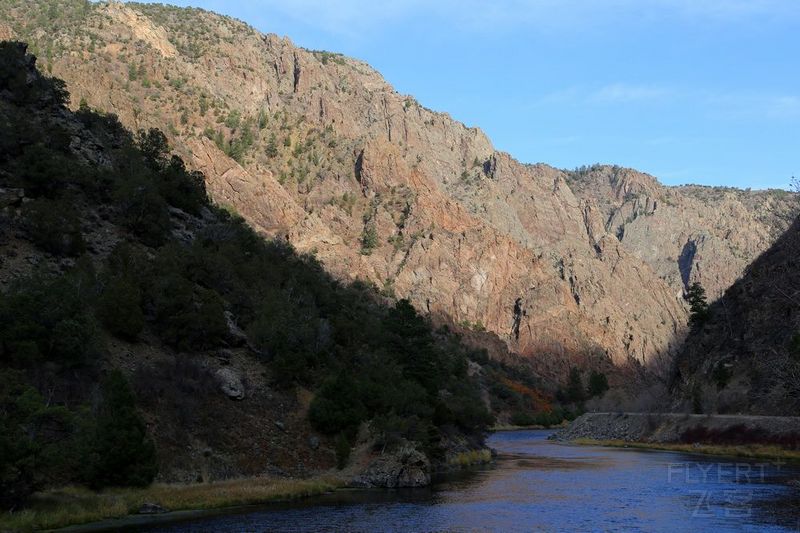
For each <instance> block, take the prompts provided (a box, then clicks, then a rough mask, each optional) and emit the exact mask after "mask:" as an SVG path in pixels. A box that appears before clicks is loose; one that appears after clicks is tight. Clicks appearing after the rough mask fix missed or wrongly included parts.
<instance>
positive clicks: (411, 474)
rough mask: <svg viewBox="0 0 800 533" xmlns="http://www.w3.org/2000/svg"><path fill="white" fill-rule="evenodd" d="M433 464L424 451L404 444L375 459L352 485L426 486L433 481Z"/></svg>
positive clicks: (387, 486)
mask: <svg viewBox="0 0 800 533" xmlns="http://www.w3.org/2000/svg"><path fill="white" fill-rule="evenodd" d="M430 471H431V464H430V461H429V460H428V458H427V457H426V456H425V454H424V453H422V452H421V451H419V450H417V449H416V448H414V447H413V446H411V445H408V444H406V445H403V446H401V447H400V448H398V449H397V450H395V451H394V452H392V453H387V454H385V455H382V456H380V457H378V458H377V459H375V460H373V461H372V462H371V463H370V464H369V466H368V467H367V469H366V470H365V471H364V472H363V473H361V474H360V475H358V476H356V477H355V478H354V479H353V480H352V481H351V485H353V486H355V487H363V488H373V487H382V488H399V487H424V486H426V485H429V484H430V482H431V474H430Z"/></svg>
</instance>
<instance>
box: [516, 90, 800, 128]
mask: <svg viewBox="0 0 800 533" xmlns="http://www.w3.org/2000/svg"><path fill="white" fill-rule="evenodd" d="M670 104H680V105H681V106H690V107H692V108H695V109H698V110H703V111H704V112H706V113H710V114H712V115H713V116H715V117H717V118H721V119H732V120H737V119H752V118H756V119H766V120H797V119H800V94H788V93H784V94H779V93H774V92H770V91H767V90H765V91H763V92H757V91H729V92H715V91H709V90H695V89H687V88H680V87H671V86H667V85H659V84H655V83H653V84H637V83H626V82H617V83H611V84H607V85H603V86H599V87H595V88H591V87H575V86H573V87H566V88H564V89H560V90H557V91H553V92H550V93H547V94H544V95H542V96H540V97H538V98H535V99H533V100H532V101H531V102H529V103H528V104H527V106H523V107H524V108H527V109H535V108H540V107H551V106H564V107H569V106H572V107H580V106H587V107H597V106H628V105H639V106H646V105H651V106H655V105H670Z"/></svg>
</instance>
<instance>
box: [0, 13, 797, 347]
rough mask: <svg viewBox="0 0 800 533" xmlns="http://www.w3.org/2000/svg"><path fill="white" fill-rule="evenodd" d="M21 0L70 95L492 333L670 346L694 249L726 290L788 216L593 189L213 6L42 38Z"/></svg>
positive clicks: (99, 16)
mask: <svg viewBox="0 0 800 533" xmlns="http://www.w3.org/2000/svg"><path fill="white" fill-rule="evenodd" d="M18 3H19V4H20V6H19V8H18V9H10V10H8V12H6V13H3V14H0V21H1V22H6V23H8V24H9V25H10V26H11V27H13V28H17V29H18V32H19V33H20V34H21V35H23V36H24V38H26V39H28V40H30V41H31V42H32V45H33V47H34V48H36V47H37V46H38V47H40V48H41V47H42V45H43V44H44V43H45V42H56V43H58V44H59V46H60V47H62V48H63V49H64V50H65V51H64V52H63V53H61V54H60V55H56V56H54V57H53V58H52V59H51V61H52V64H53V73H54V74H55V75H57V76H59V77H62V78H64V79H65V80H67V82H68V86H69V89H70V91H71V92H72V94H73V103H75V102H79V101H80V100H81V99H85V100H86V101H87V102H88V103H89V104H90V105H91V106H93V107H95V108H98V109H100V110H103V111H107V112H110V113H116V114H117V115H118V116H119V118H120V120H121V121H122V122H123V123H124V124H125V125H126V126H128V127H131V128H134V129H135V128H143V127H158V128H160V129H162V130H163V131H165V132H167V133H168V135H169V136H170V138H171V141H172V142H173V144H174V145H175V146H176V148H177V150H178V151H179V152H180V153H181V154H182V155H183V156H184V158H185V159H186V160H187V162H188V163H189V165H190V166H191V167H193V168H196V169H199V170H202V171H203V172H204V173H205V174H206V177H207V180H208V188H209V191H210V192H211V194H212V195H213V197H214V198H215V200H216V201H217V202H219V203H221V204H227V205H229V206H231V207H233V208H234V209H236V210H237V211H238V212H239V213H241V214H242V216H244V217H245V218H246V219H247V220H248V221H249V222H250V223H251V224H253V225H254V226H255V227H256V228H257V229H259V230H260V231H263V232H265V233H268V234H271V235H275V236H279V237H282V238H288V240H289V241H290V242H291V243H292V244H293V245H294V246H296V247H297V248H298V249H299V250H300V251H303V252H309V253H314V254H316V255H317V257H318V258H319V259H320V260H321V261H322V262H323V264H324V265H325V266H326V268H328V269H330V270H331V271H333V272H335V273H336V274H338V275H339V276H341V277H342V278H345V279H353V278H362V279H367V280H369V281H371V282H373V283H375V284H376V285H378V286H379V287H382V288H383V289H384V290H385V291H386V292H387V294H394V295H396V296H398V297H406V298H409V299H410V300H411V301H412V302H413V303H414V305H415V306H416V307H417V308H418V309H420V310H423V311H425V312H429V313H431V314H432V315H434V316H438V317H447V318H448V319H450V320H451V321H453V322H456V323H460V324H465V325H469V326H470V327H474V328H478V329H480V328H482V327H483V328H487V329H488V330H490V331H492V332H495V333H497V335H498V336H499V337H500V338H502V339H503V340H504V341H505V342H506V343H507V345H508V346H509V347H510V348H512V349H513V350H515V351H518V352H520V353H523V354H526V355H530V356H536V355H537V354H542V355H544V354H551V355H552V354H556V355H558V356H565V357H566V356H577V355H580V354H582V353H588V352H592V353H602V354H608V355H609V356H610V357H611V358H612V359H613V360H614V361H616V362H623V361H625V360H627V358H629V357H630V358H635V359H638V360H647V359H648V358H649V357H651V356H652V355H653V354H656V353H661V352H665V351H669V350H671V349H672V348H673V347H674V346H676V345H677V343H679V342H680V340H681V337H682V335H683V332H684V329H685V323H686V318H687V313H686V309H685V305H684V303H683V301H682V297H681V283H680V279H681V278H680V272H681V271H680V268H679V267H678V264H679V259H680V257H681V253H682V250H683V248H685V247H686V246H687V243H688V242H694V243H695V246H696V249H697V251H696V253H695V254H694V255H693V256H692V258H691V260H690V261H689V263H690V264H691V272H690V273H689V277H690V278H691V279H702V280H703V282H704V283H707V284H708V285H709V288H710V289H711V292H713V293H718V292H719V291H720V290H721V289H722V288H724V287H725V286H726V284H730V283H731V282H732V281H733V279H735V277H736V276H738V275H739V274H740V273H741V270H742V269H743V268H744V265H746V264H747V262H748V261H749V260H750V259H752V258H753V257H755V255H757V253H758V252H760V251H761V250H763V249H764V248H766V247H767V246H768V245H769V243H770V242H771V239H773V238H774V235H776V233H777V232H776V231H775V228H777V227H779V226H780V225H781V224H782V222H780V221H778V222H775V223H770V222H769V221H764V222H763V224H761V225H754V226H753V227H752V228H751V230H748V231H740V232H738V233H737V232H736V231H735V228H734V226H735V225H739V224H740V223H741V219H742V217H746V219H747V220H748V221H751V220H752V221H758V220H760V218H759V217H761V216H762V214H763V211H764V210H766V209H773V208H774V207H775V205H780V206H782V205H783V204H782V203H781V201H782V200H780V199H777V198H775V199H772V198H771V197H770V199H768V200H767V199H765V200H764V201H760V200H759V201H751V200H749V198H751V195H747V194H746V193H743V192H731V193H730V194H728V193H725V194H724V195H723V196H724V198H723V199H721V200H719V201H717V200H713V201H711V202H709V201H707V200H706V199H702V198H699V197H698V195H697V193H695V192H693V191H692V190H689V189H669V188H664V187H662V186H661V185H659V184H658V183H657V181H656V180H655V179H653V178H650V177H646V176H644V175H642V174H639V173H636V172H635V171H627V170H625V171H619V172H617V173H616V174H614V175H613V176H611V174H609V173H608V172H606V171H598V172H594V173H593V174H591V175H588V176H584V178H585V180H584V181H580V183H579V180H577V179H576V178H577V176H576V175H575V174H568V173H565V172H563V171H560V170H557V169H554V168H552V167H549V166H546V165H523V164H521V163H519V162H517V161H515V160H514V159H513V158H512V157H511V156H509V155H508V154H504V153H501V152H497V151H496V150H494V148H493V147H492V145H491V142H490V141H489V140H488V139H487V137H486V136H485V135H484V134H483V133H482V132H481V131H480V130H478V129H475V128H469V127H466V126H464V125H463V124H460V123H458V122H456V121H454V120H452V119H451V118H450V117H449V116H448V115H446V114H442V113H436V112H433V111H431V110H429V109H426V108H424V107H422V106H421V105H419V104H418V103H417V102H416V101H415V100H414V99H413V98H411V97H408V96H404V95H401V94H398V93H397V92H396V91H394V89H392V87H391V86H389V85H388V84H387V83H386V82H385V81H384V80H383V78H382V77H381V76H380V74H378V73H377V72H375V71H374V70H373V69H371V68H370V67H369V66H368V65H366V64H364V63H362V62H360V61H357V60H354V59H350V58H346V57H343V56H340V55H337V54H331V53H328V52H313V51H308V50H305V49H302V48H298V47H296V46H294V45H293V44H292V43H291V42H290V41H289V40H288V39H285V38H279V37H277V36H274V35H262V34H260V33H259V32H257V31H256V30H254V29H252V28H250V27H248V26H246V25H245V24H243V23H241V22H238V21H235V20H232V19H229V18H225V17H221V16H218V15H215V14H212V13H208V12H206V11H202V10H187V9H178V8H171V7H164V6H160V5H151V4H144V5H138V4H136V5H132V4H128V5H121V4H111V5H109V4H99V5H93V6H92V7H91V9H89V10H88V11H87V12H86V13H85V14H76V15H75V17H64V20H65V22H64V23H63V24H61V26H59V28H60V29H59V30H57V31H55V32H53V33H52V34H50V35H48V36H47V38H48V39H47V40H45V39H44V38H43V37H42V36H41V34H40V33H37V30H36V28H31V27H30V26H28V25H27V22H26V21H28V20H33V18H32V17H31V15H30V14H28V13H27V12H26V11H25V10H24V9H23V7H24V6H23V2H21V1H20V2H18ZM25 5H27V3H25ZM75 20H78V21H79V22H78V23H77V26H76V25H75V24H76V23H75V22H72V23H71V24H72V25H70V24H68V23H67V22H66V21H75ZM56 25H57V26H58V23H56ZM76 27H80V28H81V30H80V31H78V30H77V29H76ZM87 50H94V52H93V53H91V52H87ZM226 154H227V155H226ZM234 159H236V160H234ZM609 172H610V171H609ZM729 196H730V198H728V197H729ZM742 198H745V199H744V200H742ZM714 202H716V203H714ZM709 203H711V204H713V205H714V206H716V207H714V208H713V213H709V212H708V205H709ZM781 209H782V208H781ZM662 213H663V217H662ZM734 217H735V218H736V219H737V220H733V218H734ZM747 217H749V218H747ZM729 230H730V231H729ZM726 232H728V233H726ZM729 233H730V235H729ZM654 234H656V235H658V239H657V240H652V238H651V237H652V235H654ZM734 259H735V260H734ZM517 299H521V302H520V303H521V307H520V311H521V313H520V315H519V316H518V317H515V315H514V306H515V301H517ZM516 319H518V320H519V334H518V336H517V334H516V331H515V328H514V323H515V320H516Z"/></svg>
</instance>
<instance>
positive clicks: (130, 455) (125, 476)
mask: <svg viewBox="0 0 800 533" xmlns="http://www.w3.org/2000/svg"><path fill="white" fill-rule="evenodd" d="M102 393H103V401H102V404H101V406H100V412H99V413H98V415H97V425H96V427H95V431H94V432H93V435H92V437H93V438H92V441H91V442H90V443H88V451H89V453H88V458H87V459H88V460H87V461H86V478H87V479H86V480H87V482H88V483H89V485H90V486H91V487H92V488H95V489H101V488H103V487H110V486H137V487H144V486H147V485H149V484H150V483H151V482H152V481H153V478H155V475H156V473H157V471H158V466H157V464H156V452H155V446H154V445H153V441H152V440H150V438H149V437H148V436H147V430H146V428H145V425H144V422H143V421H142V419H141V418H140V417H139V415H138V413H137V412H136V407H135V402H134V396H133V391H131V388H130V386H129V385H128V381H127V380H126V379H125V376H123V375H122V373H121V372H120V371H118V370H115V371H113V372H111V374H109V376H108V377H107V378H106V380H105V381H104V382H103V386H102Z"/></svg>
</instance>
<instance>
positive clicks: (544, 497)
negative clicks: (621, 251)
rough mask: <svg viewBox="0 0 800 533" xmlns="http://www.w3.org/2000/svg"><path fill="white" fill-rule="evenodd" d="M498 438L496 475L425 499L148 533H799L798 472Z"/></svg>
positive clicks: (279, 512) (365, 494)
mask: <svg viewBox="0 0 800 533" xmlns="http://www.w3.org/2000/svg"><path fill="white" fill-rule="evenodd" d="M548 434H549V432H547V431H518V432H501V433H496V434H494V435H492V437H491V438H490V439H489V445H490V446H492V447H493V448H495V449H497V451H498V452H499V457H498V460H497V464H496V465H495V466H493V467H491V468H486V469H481V470H478V471H475V472H470V473H469V474H463V475H456V476H450V477H449V478H447V479H444V480H442V481H440V482H438V483H436V484H435V485H434V486H433V487H431V488H426V489H413V490H395V491H341V492H337V493H334V494H331V495H326V496H323V497H319V498H314V499H310V500H306V501H304V502H301V503H293V504H282V505H270V506H265V507H263V508H260V509H256V510H247V511H246V512H239V513H235V514H224V515H218V516H213V517H205V518H202V519H198V520H194V521H188V522H182V523H176V524H170V525H167V526H159V527H158V528H156V529H153V531H165V532H167V531H168V532H176V533H177V532H195V531H198V532H199V531H204V532H205V531H293V532H294V531H565V532H566V531H667V532H677V531H722V532H726V531H731V532H739V531H742V532H744V531H769V532H785V531H800V489H797V488H794V487H792V486H790V485H789V484H788V482H789V481H790V480H792V479H800V469H798V467H797V466H789V465H785V464H783V465H781V464H778V465H776V464H771V463H766V462H747V461H741V460H740V461H736V460H727V459H720V458H714V457H709V456H700V455H689V454H681V453H672V452H656V451H647V450H640V449H619V448H605V447H585V446H567V445H561V444H557V443H554V442H551V441H548V440H547V439H546V437H547V435H548Z"/></svg>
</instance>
